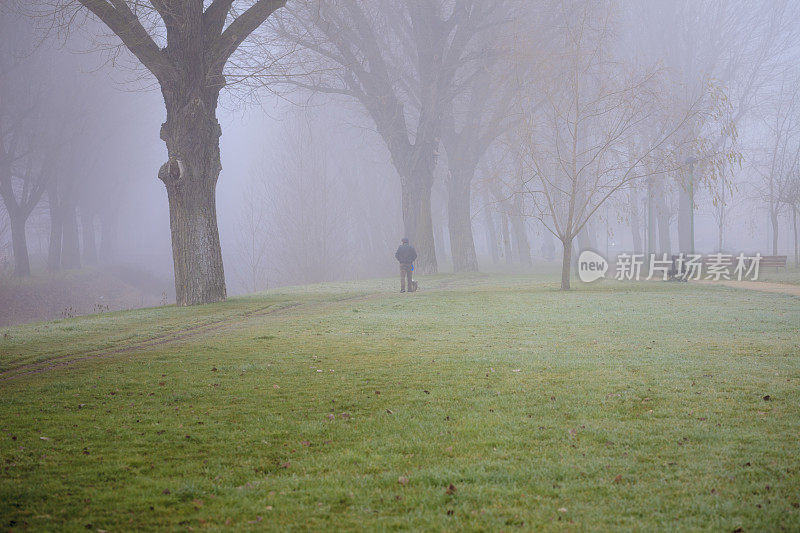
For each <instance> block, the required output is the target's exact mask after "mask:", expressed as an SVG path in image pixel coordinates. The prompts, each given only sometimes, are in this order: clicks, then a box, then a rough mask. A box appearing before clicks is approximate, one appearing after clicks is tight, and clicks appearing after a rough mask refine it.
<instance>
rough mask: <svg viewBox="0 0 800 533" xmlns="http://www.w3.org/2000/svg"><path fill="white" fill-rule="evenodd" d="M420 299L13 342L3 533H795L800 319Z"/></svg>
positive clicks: (479, 283) (590, 290) (59, 327)
mask: <svg viewBox="0 0 800 533" xmlns="http://www.w3.org/2000/svg"><path fill="white" fill-rule="evenodd" d="M421 285H422V287H423V288H424V289H425V290H423V291H421V292H419V293H416V294H412V295H408V294H402V295H401V294H397V293H396V292H395V290H396V288H395V281H394V280H384V281H369V282H358V283H350V284H330V285H320V286H314V287H304V288H295V289H285V290H280V291H273V292H270V293H267V294H265V295H261V296H259V297H252V298H246V299H234V300H231V301H228V302H226V303H224V304H219V305H211V306H205V307H201V308H191V309H177V308H174V307H164V308H158V309H149V310H143V311H135V312H123V313H113V314H106V315H99V316H93V317H85V318H76V319H69V320H63V321H58V322H51V323H45V324H33V325H26V326H19V327H13V328H8V329H3V330H1V331H0V370H2V371H3V372H4V374H2V375H0V379H2V378H4V377H6V378H8V377H12V379H7V380H5V381H0V456H1V457H2V476H0V518H1V519H2V522H0V526H2V527H3V528H4V529H8V528H14V529H17V528H30V529H42V530H74V531H86V530H87V529H88V530H92V531H96V530H98V529H99V530H107V531H120V530H129V529H156V528H161V529H169V530H180V529H188V528H190V527H191V528H194V529H195V530H198V529H211V530H224V529H229V528H237V529H244V530H247V529H251V530H254V531H256V530H263V529H276V530H277V529H281V530H283V529H295V530H317V531H324V530H331V529H347V530H363V529H367V530H385V529H407V528H411V529H416V530H506V531H511V530H516V529H523V530H530V529H536V530H541V529H545V530H571V531H580V530H589V529H591V530H597V529H601V530H650V531H652V530H662V529H669V530H681V531H686V530H715V531H734V530H736V529H737V528H740V527H741V528H743V530H744V531H758V530H762V531H763V530H782V529H783V530H798V529H800V358H799V356H800V333H799V332H798V326H800V299H798V298H795V297H791V296H784V295H780V294H771V293H761V292H755V291H753V292H750V291H741V290H735V289H730V288H725V287H714V286H698V285H694V284H688V283H645V282H642V283H638V284H634V283H630V284H621V283H614V282H603V283H600V284H596V285H590V286H579V287H578V288H577V290H574V291H572V292H569V293H563V292H560V291H558V290H557V283H555V282H554V281H553V280H552V279H542V278H535V277H525V276H501V275H494V276H484V275H474V276H465V277H454V276H436V277H429V278H423V281H422V283H421ZM576 285H579V284H578V283H576ZM191 328H196V329H195V330H192V329H191ZM198 328H199V329H198ZM203 328H206V329H203ZM178 331H184V332H187V331H188V332H189V333H191V332H192V331H194V332H195V334H194V335H187V336H185V337H182V338H180V339H179V340H178V341H176V342H167V343H162V341H161V340H159V339H166V340H169V339H170V337H169V335H174V334H175V332H178ZM198 332H199V333H198ZM142 342H145V343H148V342H149V343H150V344H147V346H146V347H145V348H141V349H138V350H133V351H129V352H124V351H121V352H118V353H113V354H109V353H108V352H109V351H112V350H115V349H120V348H124V347H125V346H132V345H136V343H142ZM82 353H89V354H94V355H100V356H101V357H94V358H85V359H81V354H82ZM104 355H105V356H104ZM54 356H56V357H60V359H59V361H61V362H73V364H69V365H65V366H58V367H55V368H52V369H48V368H47V367H41V366H33V367H31V366H29V365H31V364H35V363H37V362H41V361H45V360H47V359H49V358H52V357H54ZM26 365H28V366H26ZM31 368H33V369H41V368H45V370H46V371H43V372H40V373H36V374H30V375H24V373H25V372H26V371H27V370H29V369H31ZM14 376H17V377H14Z"/></svg>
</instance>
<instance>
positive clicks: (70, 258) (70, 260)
mask: <svg viewBox="0 0 800 533" xmlns="http://www.w3.org/2000/svg"><path fill="white" fill-rule="evenodd" d="M61 207H62V210H61V212H62V214H63V219H62V220H63V224H64V225H63V240H62V243H61V266H62V268H64V269H65V270H70V269H74V268H80V267H81V247H80V240H79V236H78V214H77V212H76V209H75V206H74V205H73V204H71V203H69V202H68V201H67V202H64V203H63V204H62V206H61Z"/></svg>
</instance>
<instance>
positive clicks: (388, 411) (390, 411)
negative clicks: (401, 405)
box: [386, 409, 394, 415]
mask: <svg viewBox="0 0 800 533" xmlns="http://www.w3.org/2000/svg"><path fill="white" fill-rule="evenodd" d="M386 412H387V413H388V414H390V415H393V414H394V413H393V412H392V410H391V409H387V410H386Z"/></svg>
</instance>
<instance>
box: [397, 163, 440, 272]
mask: <svg viewBox="0 0 800 533" xmlns="http://www.w3.org/2000/svg"><path fill="white" fill-rule="evenodd" d="M431 181H432V180H431ZM431 185H432V183H424V182H422V181H421V180H413V181H412V180H409V179H407V178H406V179H402V180H401V190H402V194H403V228H404V230H405V235H406V237H408V239H409V240H410V241H411V243H412V244H413V245H414V248H416V250H417V266H416V268H417V269H418V271H419V273H420V274H435V273H436V272H437V271H438V265H437V264H436V246H435V243H434V240H433V221H432V219H431Z"/></svg>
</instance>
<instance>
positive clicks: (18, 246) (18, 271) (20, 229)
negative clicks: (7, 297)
mask: <svg viewBox="0 0 800 533" xmlns="http://www.w3.org/2000/svg"><path fill="white" fill-rule="evenodd" d="M8 217H9V219H10V222H11V249H12V250H13V251H14V274H15V275H17V276H20V277H27V276H30V275H31V262H30V258H29V256H28V238H27V236H26V235H25V222H26V219H27V217H26V216H24V214H22V213H12V212H9V213H8Z"/></svg>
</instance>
